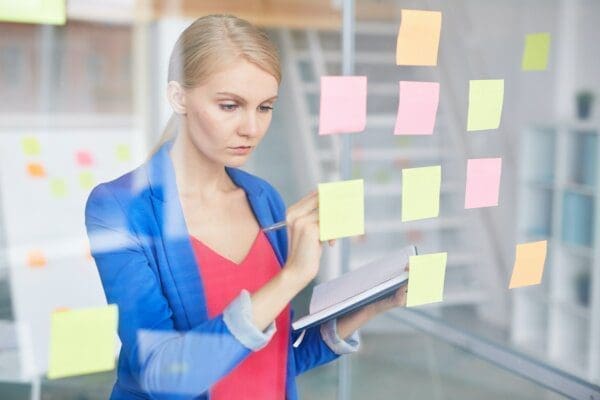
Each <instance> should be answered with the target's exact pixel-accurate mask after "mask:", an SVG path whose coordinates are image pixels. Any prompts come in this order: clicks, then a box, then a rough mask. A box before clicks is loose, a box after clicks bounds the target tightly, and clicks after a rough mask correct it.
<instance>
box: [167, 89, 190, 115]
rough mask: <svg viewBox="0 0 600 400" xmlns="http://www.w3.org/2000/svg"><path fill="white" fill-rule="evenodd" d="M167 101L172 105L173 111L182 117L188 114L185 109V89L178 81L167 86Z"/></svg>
mask: <svg viewBox="0 0 600 400" xmlns="http://www.w3.org/2000/svg"><path fill="white" fill-rule="evenodd" d="M167 99H168V100H169V103H170V104H171V108H172V109H173V111H174V112H175V113H177V114H180V115H185V114H186V107H185V89H184V88H183V87H182V86H181V84H179V82H177V81H170V82H169V83H168V84H167Z"/></svg>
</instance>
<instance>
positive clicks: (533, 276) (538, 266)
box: [508, 240, 548, 289]
mask: <svg viewBox="0 0 600 400" xmlns="http://www.w3.org/2000/svg"><path fill="white" fill-rule="evenodd" d="M547 250H548V241H547V240H542V241H539V242H529V243H522V244H518V245H517V255H516V258H515V265H514V267H513V272H512V276H511V278H510V284H509V286H508V288H509V289H512V288H517V287H522V286H531V285H538V284H539V283H540V282H541V281H542V275H543V273H544V264H545V262H546V252H547Z"/></svg>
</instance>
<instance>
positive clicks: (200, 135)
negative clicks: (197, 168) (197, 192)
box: [185, 60, 278, 167]
mask: <svg viewBox="0 0 600 400" xmlns="http://www.w3.org/2000/svg"><path fill="white" fill-rule="evenodd" d="M277 89H278V84H277V80H276V79H275V77H274V76H272V75H270V74H269V73H268V72H265V71H264V70H262V69H260V68H259V67H257V66H255V65H254V64H252V63H249V62H247V61H245V60H242V61H240V62H236V63H233V64H232V65H231V66H229V67H226V68H224V69H222V70H221V71H219V72H218V73H215V74H213V75H212V76H211V77H210V78H209V79H208V80H207V81H205V82H204V83H203V84H202V85H200V86H197V87H195V88H193V89H188V90H186V92H185V109H186V116H185V124H186V131H187V132H188V135H189V136H190V140H191V141H192V143H194V145H195V146H196V148H197V149H198V151H199V152H200V153H201V154H202V156H203V157H205V158H207V159H208V160H210V161H213V162H215V163H219V164H222V165H226V166H230V167H237V166H240V165H242V164H244V162H245V161H246V160H247V158H248V157H249V155H250V154H251V153H252V151H253V150H254V149H255V148H256V146H257V145H258V143H259V142H260V141H261V139H262V138H263V136H264V135H265V133H266V132H267V129H268V128H269V124H270V123H271V114H272V109H273V103H274V102H275V99H276V98H277Z"/></svg>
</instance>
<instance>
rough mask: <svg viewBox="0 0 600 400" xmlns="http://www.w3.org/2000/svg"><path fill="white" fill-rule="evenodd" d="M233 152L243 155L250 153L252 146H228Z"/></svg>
mask: <svg viewBox="0 0 600 400" xmlns="http://www.w3.org/2000/svg"><path fill="white" fill-rule="evenodd" d="M229 149H230V150H231V151H232V152H233V153H235V154H238V155H244V154H248V153H250V151H251V150H252V146H237V147H230V148H229Z"/></svg>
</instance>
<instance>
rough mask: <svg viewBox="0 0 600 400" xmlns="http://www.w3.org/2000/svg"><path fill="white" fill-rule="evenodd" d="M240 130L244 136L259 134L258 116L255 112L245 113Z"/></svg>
mask: <svg viewBox="0 0 600 400" xmlns="http://www.w3.org/2000/svg"><path fill="white" fill-rule="evenodd" d="M239 132H240V134H241V135H243V136H256V135H257V134H258V118H257V116H256V114H255V113H253V112H247V113H245V115H244V120H243V121H242V124H241V126H240V129H239Z"/></svg>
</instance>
